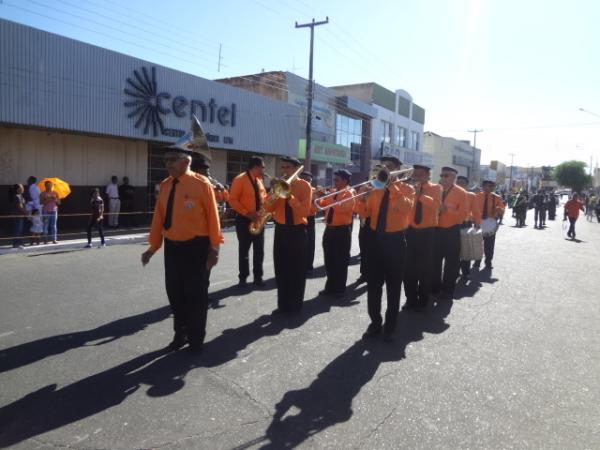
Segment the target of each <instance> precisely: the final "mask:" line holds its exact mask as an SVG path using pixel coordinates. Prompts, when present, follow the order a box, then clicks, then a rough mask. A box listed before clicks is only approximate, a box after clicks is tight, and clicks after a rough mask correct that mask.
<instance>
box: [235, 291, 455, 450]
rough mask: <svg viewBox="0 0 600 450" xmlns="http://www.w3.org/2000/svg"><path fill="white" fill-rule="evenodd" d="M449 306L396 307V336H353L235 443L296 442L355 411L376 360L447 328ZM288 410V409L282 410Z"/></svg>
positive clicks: (400, 354) (270, 445) (394, 357)
mask: <svg viewBox="0 0 600 450" xmlns="http://www.w3.org/2000/svg"><path fill="white" fill-rule="evenodd" d="M451 307H452V302H451V301H448V302H443V303H440V304H439V305H437V306H434V308H433V309H431V310H429V311H428V313H414V312H400V314H399V316H398V331H397V332H396V336H395V341H394V342H392V343H389V344H388V343H384V342H382V341H381V340H379V339H372V340H371V339H369V340H358V341H356V342H355V343H354V344H353V345H352V346H351V347H349V348H348V349H347V350H346V351H344V352H343V353H342V354H341V355H339V356H338V357H337V358H335V359H334V360H333V361H331V362H330V363H329V364H328V365H327V366H326V367H325V368H324V369H323V370H322V371H321V372H320V373H319V374H318V375H317V378H316V379H315V380H314V381H313V382H312V383H311V384H310V385H309V386H308V387H306V388H304V389H299V390H295V391H289V392H286V393H285V394H284V396H283V398H282V399H281V401H280V402H279V403H277V405H276V407H275V414H274V416H273V419H272V421H271V424H270V425H269V427H268V429H267V431H266V434H265V436H263V437H261V438H258V439H255V440H253V441H250V442H249V443H247V444H244V445H242V446H240V447H237V448H238V449H243V448H248V447H250V446H253V445H256V444H257V443H259V442H265V441H267V442H266V443H265V444H264V445H263V446H262V447H261V448H262V449H282V448H294V447H296V446H298V445H300V444H301V443H302V442H304V441H305V440H306V439H308V438H309V437H311V436H314V435H315V434H317V433H320V432H321V431H323V430H325V429H326V428H328V427H331V426H333V425H335V424H337V423H341V422H346V421H348V420H349V419H350V418H351V417H352V414H353V410H352V402H353V400H354V397H356V396H357V395H358V393H359V392H360V391H361V389H362V388H363V387H364V386H365V385H366V384H367V383H369V381H371V380H372V379H373V377H374V376H375V374H376V373H377V369H378V368H379V366H380V365H381V364H382V363H385V362H394V361H399V360H402V359H404V358H405V349H406V347H407V345H408V344H409V343H411V342H417V341H420V340H422V339H423V334H424V333H433V334H439V333H442V332H444V331H445V330H447V329H448V328H449V325H448V324H446V323H445V322H444V317H446V316H447V315H448V313H449V311H450V308H451ZM298 411H299V412H298ZM288 412H289V413H291V414H290V415H286V414H287V413H288Z"/></svg>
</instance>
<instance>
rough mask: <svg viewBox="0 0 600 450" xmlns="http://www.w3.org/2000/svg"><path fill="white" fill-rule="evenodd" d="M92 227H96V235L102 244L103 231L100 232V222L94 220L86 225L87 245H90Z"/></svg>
mask: <svg viewBox="0 0 600 450" xmlns="http://www.w3.org/2000/svg"><path fill="white" fill-rule="evenodd" d="M93 227H96V229H97V230H98V234H99V235H100V242H101V243H102V244H104V231H103V230H102V221H101V220H96V219H94V218H92V219H90V222H89V223H88V227H87V239H88V244H91V243H92V228H93Z"/></svg>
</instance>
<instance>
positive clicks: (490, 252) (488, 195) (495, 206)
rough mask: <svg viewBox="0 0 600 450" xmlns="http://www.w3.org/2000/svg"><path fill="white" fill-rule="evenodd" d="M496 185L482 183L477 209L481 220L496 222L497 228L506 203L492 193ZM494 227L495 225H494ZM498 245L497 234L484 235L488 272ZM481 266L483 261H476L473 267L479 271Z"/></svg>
mask: <svg viewBox="0 0 600 450" xmlns="http://www.w3.org/2000/svg"><path fill="white" fill-rule="evenodd" d="M495 186H496V183H495V182H493V181H492V180H484V181H483V183H481V189H482V192H480V193H478V194H477V198H476V202H477V209H478V210H479V211H481V220H494V221H496V228H497V227H498V222H499V221H500V219H501V218H502V216H503V215H504V202H503V201H502V197H500V196H499V195H498V194H496V193H494V192H492V190H493V189H494V187H495ZM492 225H493V223H492ZM495 245H496V232H494V233H492V234H489V233H486V234H484V235H483V252H484V254H485V268H486V269H488V270H491V269H492V259H493V258H494V247H495ZM480 266H481V261H475V264H473V267H474V268H476V269H478V268H479V267H480Z"/></svg>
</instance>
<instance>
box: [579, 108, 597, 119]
mask: <svg viewBox="0 0 600 450" xmlns="http://www.w3.org/2000/svg"><path fill="white" fill-rule="evenodd" d="M579 111H581V112H584V113H588V114H591V115H592V116H596V117H600V114H596V113H595V112H592V111H588V110H587V109H583V108H579Z"/></svg>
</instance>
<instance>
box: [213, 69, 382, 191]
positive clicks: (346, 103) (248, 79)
mask: <svg viewBox="0 0 600 450" xmlns="http://www.w3.org/2000/svg"><path fill="white" fill-rule="evenodd" d="M217 81H219V82H221V83H224V84H227V85H230V86H235V87H239V88H241V89H246V90H249V91H251V92H255V93H258V94H261V95H265V96H267V97H272V98H275V99H278V100H282V101H285V102H288V103H289V104H291V105H294V106H296V107H297V108H298V111H299V114H298V115H297V116H296V119H297V121H296V124H297V127H298V132H299V133H300V135H301V137H300V139H299V141H298V154H297V156H298V158H300V159H301V160H304V159H305V156H306V121H307V110H308V102H307V99H306V95H307V89H308V80H307V79H305V78H302V77H300V76H298V75H295V74H293V73H291V72H263V73H259V74H252V75H244V76H238V77H232V78H225V79H221V80H217ZM313 93H314V100H313V106H312V109H313V112H312V121H311V140H312V145H311V147H312V152H311V161H312V163H311V167H310V168H307V169H308V170H310V171H311V172H312V174H313V175H314V177H315V182H316V183H317V184H322V185H330V184H331V179H332V173H333V171H335V170H336V169H338V168H345V169H348V170H350V171H351V172H353V174H354V177H355V178H356V179H359V178H360V179H362V178H363V177H364V176H366V174H367V173H368V170H369V167H370V153H369V148H370V146H371V140H370V139H371V124H372V120H373V118H374V117H376V116H377V110H376V109H375V108H373V107H372V106H371V105H369V104H367V103H365V102H362V101H360V100H358V99H356V98H353V97H351V96H348V95H338V93H337V92H336V91H335V90H333V89H329V88H327V87H325V86H322V85H319V84H316V83H315V84H314V90H313Z"/></svg>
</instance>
